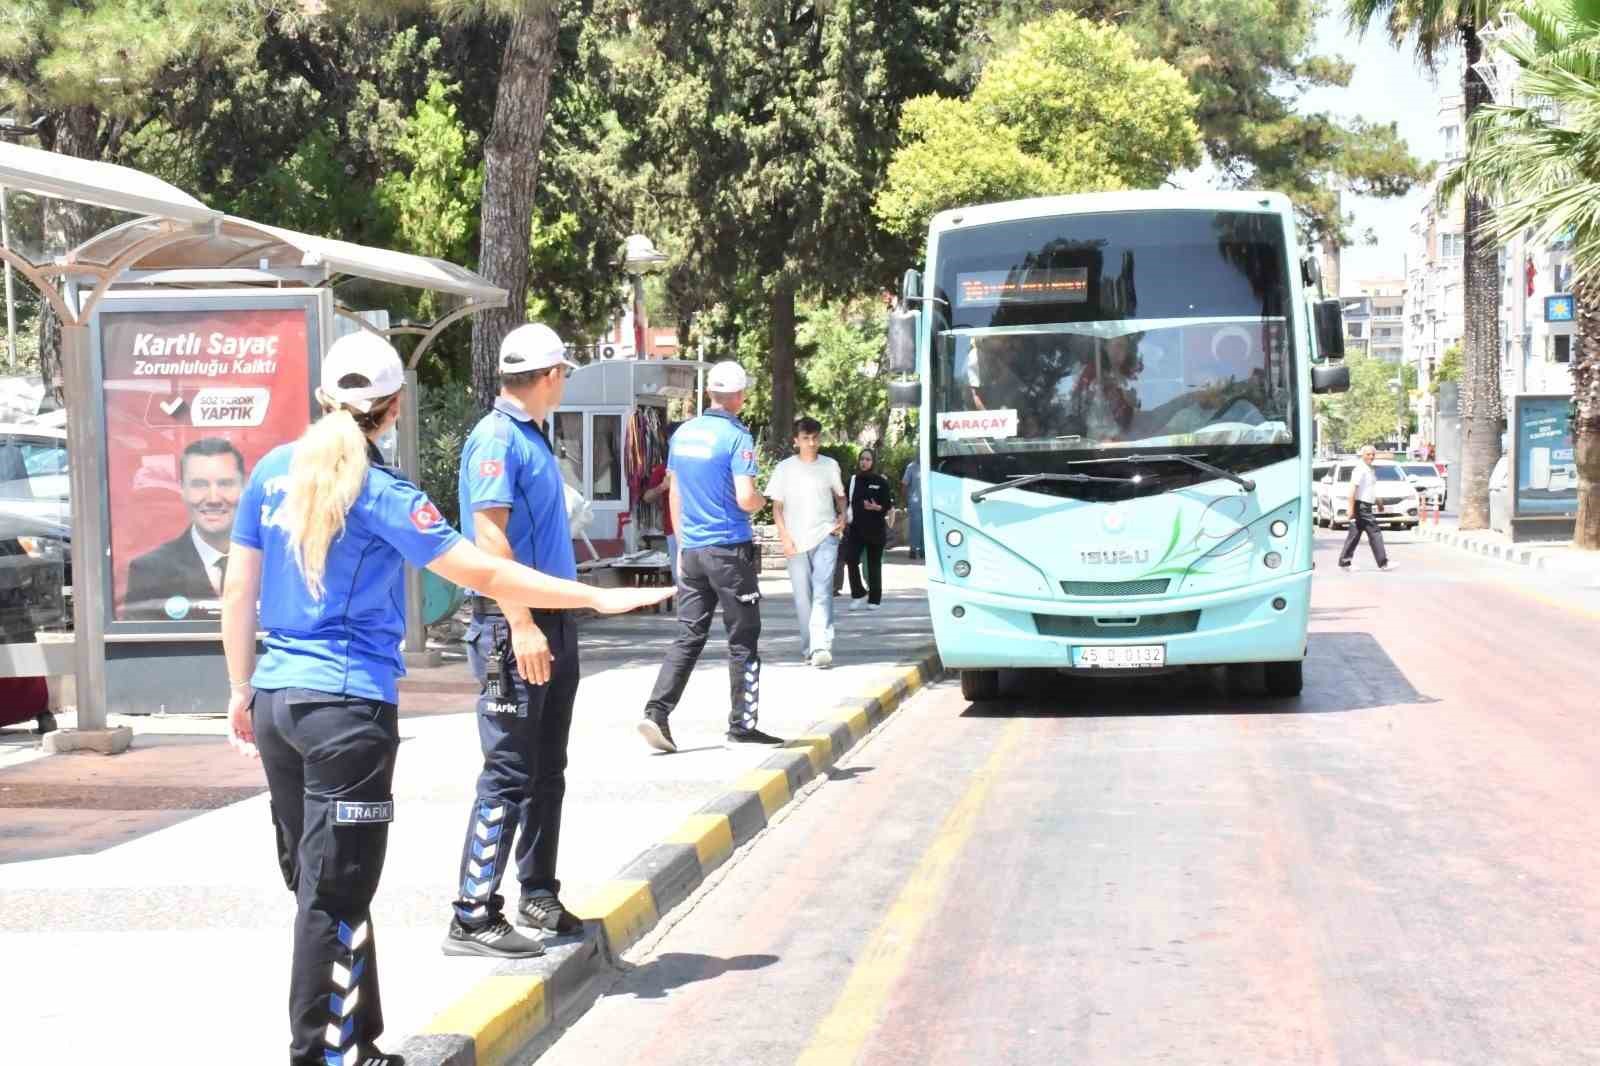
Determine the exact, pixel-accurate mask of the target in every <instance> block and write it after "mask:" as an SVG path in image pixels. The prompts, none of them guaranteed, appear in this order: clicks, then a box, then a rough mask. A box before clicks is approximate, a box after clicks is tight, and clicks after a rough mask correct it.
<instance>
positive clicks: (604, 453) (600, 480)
mask: <svg viewBox="0 0 1600 1066" xmlns="http://www.w3.org/2000/svg"><path fill="white" fill-rule="evenodd" d="M590 498H591V499H593V500H596V501H599V500H620V499H622V416H621V415H595V416H594V495H593V496H592V497H590Z"/></svg>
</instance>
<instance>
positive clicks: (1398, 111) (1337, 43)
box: [1300, 2, 1461, 295]
mask: <svg viewBox="0 0 1600 1066" xmlns="http://www.w3.org/2000/svg"><path fill="white" fill-rule="evenodd" d="M1332 6H1333V7H1334V8H1335V11H1334V12H1333V13H1330V14H1328V15H1325V16H1323V18H1322V19H1321V20H1320V21H1319V22H1318V23H1317V28H1316V44H1315V47H1316V51H1317V53H1318V54H1319V55H1335V56H1339V57H1341V58H1343V59H1345V60H1348V61H1350V62H1352V63H1354V64H1355V74H1354V76H1353V77H1352V78H1351V79H1350V84H1349V86H1347V87H1345V88H1325V89H1316V90H1313V91H1312V92H1309V93H1307V94H1306V95H1305V96H1304V97H1303V98H1302V99H1301V101H1300V110H1301V111H1303V112H1315V111H1327V112H1332V113H1334V114H1337V115H1341V116H1344V117H1348V118H1354V117H1357V116H1359V117H1362V118H1366V119H1368V120H1371V121H1374V122H1394V123H1396V124H1397V125H1398V126H1399V129H1400V135H1401V136H1402V137H1404V138H1405V140H1406V142H1407V144H1408V145H1409V146H1410V148H1411V154H1412V155H1414V156H1416V157H1417V158H1418V159H1421V160H1423V161H1424V162H1432V161H1435V160H1438V159H1440V158H1441V157H1442V156H1443V154H1444V139H1443V137H1442V136H1441V135H1440V133H1439V115H1438V109H1439V99H1440V97H1441V96H1443V95H1447V94H1448V93H1450V92H1451V91H1454V87H1455V86H1458V85H1460V84H1461V61H1460V55H1459V52H1458V53H1456V54H1455V55H1454V56H1449V57H1446V59H1445V60H1444V61H1443V62H1441V64H1440V69H1439V72H1438V75H1437V78H1438V80H1437V81H1435V80H1434V76H1432V75H1429V74H1428V73H1427V72H1425V71H1423V70H1422V69H1421V68H1420V67H1419V66H1418V64H1417V61H1416V58H1415V55H1414V53H1413V52H1411V51H1410V50H1409V49H1407V50H1404V51H1402V50H1399V49H1396V48H1394V47H1393V46H1392V45H1390V44H1389V42H1388V39H1387V37H1386V36H1385V35H1384V33H1383V31H1382V28H1381V26H1380V27H1376V28H1374V29H1373V30H1370V31H1368V33H1367V34H1366V36H1365V37H1364V38H1358V37H1357V36H1356V35H1355V34H1353V33H1351V32H1350V31H1349V30H1348V29H1346V27H1345V23H1344V16H1343V10H1342V9H1343V4H1340V3H1337V2H1335V4H1334V5H1332ZM1423 195H1424V194H1423V192H1422V191H1421V190H1420V189H1419V190H1415V191H1413V192H1412V193H1411V194H1410V195H1408V196H1405V197H1398V198H1394V199H1387V200H1385V199H1378V198H1375V197H1351V196H1348V195H1347V196H1346V197H1345V209H1346V210H1347V211H1350V212H1353V213H1354V215H1355V220H1356V225H1355V227H1354V231H1355V232H1356V233H1358V234H1359V233H1362V232H1364V231H1365V230H1367V229H1372V230H1374V231H1376V234H1377V236H1378V243H1377V244H1373V245H1364V246H1356V247H1350V248H1346V249H1345V250H1344V253H1343V256H1342V261H1341V263H1340V271H1341V282H1342V287H1343V288H1344V289H1345V291H1346V292H1349V291H1351V288H1352V283H1353V282H1354V281H1356V280H1358V279H1364V278H1372V277H1401V276H1404V273H1405V255H1406V238H1407V227H1408V226H1410V224H1411V221H1412V219H1413V218H1415V217H1416V212H1417V209H1418V208H1419V206H1420V205H1421V202H1422V199H1423ZM1341 295H1342V294H1341Z"/></svg>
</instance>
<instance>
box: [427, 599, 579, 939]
mask: <svg viewBox="0 0 1600 1066" xmlns="http://www.w3.org/2000/svg"><path fill="white" fill-rule="evenodd" d="M533 621H534V624H535V625H537V626H538V627H539V630H540V632H542V633H543V634H544V636H545V640H547V641H548V642H549V644H550V657H551V663H550V680H549V682H547V683H546V684H543V685H531V684H529V683H528V682H527V680H525V679H524V678H523V676H522V674H521V673H520V672H518V670H517V657H516V653H515V652H514V651H513V650H512V647H511V628H510V626H508V625H507V624H506V620H505V616H504V615H500V614H483V615H479V616H476V617H475V618H474V620H473V622H472V624H471V626H469V627H468V629H467V635H466V641H467V660H468V662H469V663H470V664H471V666H472V670H473V672H474V673H475V674H477V676H478V685H479V695H478V740H479V742H480V744H481V745H482V747H483V772H482V773H480V774H479V775H478V792H477V797H476V798H475V799H474V800H473V803H472V814H471V816H470V817H469V818H468V820H467V838H466V843H465V844H463V845H462V849H461V869H460V876H459V877H458V878H457V881H456V883H457V884H458V885H460V886H461V887H460V895H458V896H457V898H456V902H455V913H456V918H457V919H458V920H460V922H461V924H462V925H464V926H466V927H467V928H468V929H481V928H483V927H484V926H486V925H489V924H491V923H493V922H494V921H496V920H497V919H498V918H499V917H500V915H501V912H502V908H503V907H504V905H505V901H504V900H503V899H502V897H501V896H500V895H499V893H498V891H497V890H498V888H499V887H500V879H501V877H502V876H503V875H504V873H505V870H506V867H507V866H509V865H510V863H509V862H508V861H507V859H508V858H510V857H513V856H514V857H515V859H516V864H517V879H518V881H519V882H520V883H521V886H522V888H521V894H522V897H523V898H527V897H528V896H530V895H532V894H533V893H534V892H536V891H538V890H539V889H548V890H549V891H551V892H557V891H559V890H560V888H561V882H560V881H558V880H556V852H557V850H558V849H559V847H560V845H561V805H562V802H563V801H564V800H565V799H566V795H567V737H568V735H569V734H570V733H571V731H572V707H573V704H574V703H575V702H576V700H577V698H578V625H577V622H576V621H575V620H574V619H573V618H572V615H571V613H570V612H567V611H535V612H534V613H533ZM491 664H494V665H497V666H498V667H499V684H500V692H499V695H498V696H496V695H494V694H493V693H491V692H490V686H489V674H490V669H489V668H490V665H491ZM513 841H514V842H515V851H512V850H511V849H512V847H513Z"/></svg>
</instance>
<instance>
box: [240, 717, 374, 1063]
mask: <svg viewBox="0 0 1600 1066" xmlns="http://www.w3.org/2000/svg"><path fill="white" fill-rule="evenodd" d="M251 712H252V713H251V720H252V722H253V723H254V728H255V734H256V746H257V748H258V749H259V750H260V752H261V764H262V766H263V767H265V768H266V772H267V788H268V790H269V791H270V793H271V797H272V820H273V824H274V827H275V828H276V830H277V840H278V863H279V865H280V866H281V867H282V869H283V880H284V883H285V884H287V885H288V886H289V888H290V890H291V891H293V892H294V894H295V897H296V902H297V904H298V910H297V912H296V914H295V920H294V961H293V963H292V965H291V968H290V976H289V1029H290V1044H289V1061H290V1062H291V1063H292V1064H293V1066H312V1064H315V1066H325V1064H326V1063H330V1062H341V1063H342V1062H344V1061H345V1059H346V1057H347V1056H349V1055H350V1053H351V1052H352V1051H353V1050H355V1049H356V1048H362V1049H365V1048H366V1047H367V1046H369V1045H371V1044H372V1043H373V1041H375V1040H376V1039H377V1038H378V1036H379V1034H381V1033H382V1032H383V1007H382V1004H381V1001H380V998H379V995H378V956H377V944H376V940H375V938H374V936H373V932H372V919H371V915H370V912H369V907H370V906H371V904H372V896H373V894H374V893H375V892H377V890H378V878H379V876H380V875H381V874H382V873H383V859H384V854H385V852H386V851H387V848H388V844H389V823H390V822H391V821H393V820H394V796H393V792H392V785H393V782H394V762H395V752H396V751H397V750H398V749H399V746H400V732H399V723H398V715H397V712H396V708H395V705H394V704H392V703H380V702H378V701H376V700H368V699H362V698H360V697H356V696H343V695H334V694H329V693H326V692H315V691H312V690H310V689H282V690H279V691H276V692H257V693H256V694H255V702H254V704H253V705H252V708H251Z"/></svg>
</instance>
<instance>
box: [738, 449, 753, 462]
mask: <svg viewBox="0 0 1600 1066" xmlns="http://www.w3.org/2000/svg"><path fill="white" fill-rule="evenodd" d="M755 457H756V453H755V452H753V451H751V450H750V449H749V448H746V449H745V450H744V451H742V452H740V453H739V458H741V459H743V460H744V461H745V462H747V463H748V462H749V461H750V460H752V459H754V458H755Z"/></svg>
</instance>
